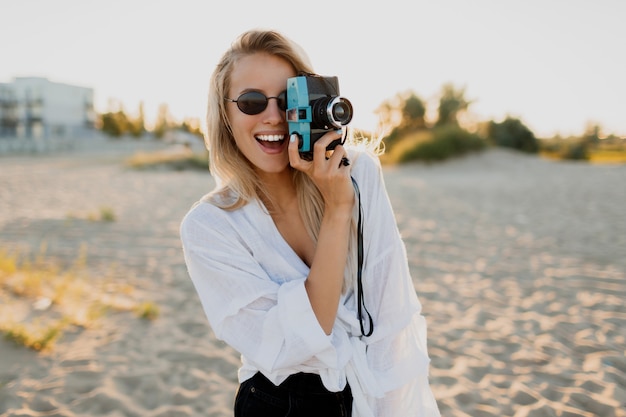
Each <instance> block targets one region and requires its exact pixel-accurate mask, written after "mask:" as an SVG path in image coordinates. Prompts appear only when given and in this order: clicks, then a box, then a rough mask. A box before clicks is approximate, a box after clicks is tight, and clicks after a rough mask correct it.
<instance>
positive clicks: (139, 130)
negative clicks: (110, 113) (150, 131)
mask: <svg viewBox="0 0 626 417" xmlns="http://www.w3.org/2000/svg"><path fill="white" fill-rule="evenodd" d="M137 113H138V114H137V118H135V119H133V120H131V121H130V125H129V128H130V134H131V135H133V136H134V137H136V138H138V137H141V136H142V135H143V134H144V132H145V131H146V127H145V117H144V111H143V101H142V102H140V103H139V110H138V112H137Z"/></svg>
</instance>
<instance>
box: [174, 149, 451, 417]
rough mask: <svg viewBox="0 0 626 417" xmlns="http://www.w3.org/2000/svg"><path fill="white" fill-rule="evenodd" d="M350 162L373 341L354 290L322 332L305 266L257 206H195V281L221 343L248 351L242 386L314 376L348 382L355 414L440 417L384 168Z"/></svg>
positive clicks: (189, 238) (187, 242) (187, 225)
mask: <svg viewBox="0 0 626 417" xmlns="http://www.w3.org/2000/svg"><path fill="white" fill-rule="evenodd" d="M350 160H351V162H352V176H353V178H354V179H355V180H356V182H357V184H358V186H359V189H360V197H361V204H362V207H363V242H364V263H363V276H362V278H363V279H362V281H363V287H364V294H365V306H366V307H367V310H368V311H369V312H370V314H371V316H372V318H373V321H374V332H373V334H372V335H371V336H370V337H362V336H361V330H360V327H359V321H358V319H357V304H356V296H355V294H356V290H355V289H352V290H349V291H347V292H346V294H345V295H344V296H342V298H341V301H340V305H339V309H338V313H337V318H336V321H335V324H334V327H333V331H332V334H331V335H326V334H325V333H324V331H323V330H322V328H321V327H320V325H319V323H318V321H317V318H316V316H315V314H314V313H313V309H312V308H311V304H310V302H309V299H308V296H307V292H306V290H305V287H304V283H305V280H306V278H307V276H308V274H309V268H308V266H307V265H306V264H305V263H304V262H303V261H302V260H301V259H300V257H299V256H298V255H297V254H296V253H295V252H294V251H293V249H291V247H290V246H289V245H288V244H287V242H286V241H285V240H284V239H283V237H282V235H281V234H280V232H279V231H278V229H277V228H276V226H275V224H274V222H273V220H272V218H271V216H270V215H269V214H268V213H267V211H266V210H265V208H264V207H263V206H262V204H260V203H258V202H251V203H248V204H247V205H245V206H244V207H242V208H240V209H237V210H234V211H226V210H222V209H220V208H218V207H216V206H214V205H213V204H211V203H209V202H208V201H206V200H205V199H202V200H201V201H200V202H198V203H197V204H195V205H194V207H193V208H192V209H191V210H190V211H189V213H188V214H187V215H186V216H185V218H184V219H183V221H182V224H181V239H182V244H183V250H184V255H185V261H186V264H187V268H188V271H189V275H190V277H191V279H192V281H193V284H194V286H195V288H196V290H197V293H198V296H199V298H200V302H201V304H202V307H203V309H204V311H205V313H206V316H207V318H208V320H209V324H210V325H211V328H212V329H213V331H214V333H215V335H216V337H217V338H219V339H221V340H223V341H225V342H226V343H228V344H229V345H231V346H232V347H233V348H234V349H236V350H237V351H238V352H240V353H241V358H242V366H241V368H240V370H239V381H240V382H243V381H245V380H246V379H248V378H250V377H252V375H254V374H255V373H256V372H257V371H260V372H262V373H263V374H264V375H265V376H266V377H267V378H268V379H270V380H271V381H272V382H274V384H276V385H278V384H280V383H281V382H283V381H284V380H285V379H286V378H287V377H288V376H289V375H292V374H294V373H297V372H309V373H316V374H319V375H320V377H321V379H322V382H323V383H324V386H325V387H326V388H327V389H328V390H330V391H335V392H336V391H341V390H342V389H344V388H345V385H346V382H348V383H349V384H350V388H351V390H352V395H353V398H354V401H353V415H354V416H355V417H371V416H376V417H397V416H402V417H409V416H415V417H438V416H439V411H438V408H437V403H436V401H435V399H434V397H433V395H432V392H431V389H430V386H429V383H428V366H429V362H430V360H429V358H428V354H427V349H426V324H425V320H424V317H423V316H422V315H421V305H420V302H419V300H418V298H417V295H416V293H415V288H414V286H413V283H412V280H411V276H410V273H409V268H408V262H407V258H406V249H405V247H404V243H403V242H402V240H401V237H400V234H399V231H398V228H397V224H396V220H395V217H394V214H393V210H392V207H391V205H390V202H389V198H388V195H387V191H386V189H385V185H384V181H383V175H382V169H381V166H380V163H379V161H378V159H377V158H376V157H374V156H371V155H370V154H368V153H358V154H357V153H353V154H351V158H350ZM355 281H356V280H355ZM355 288H356V287H355ZM366 328H367V326H366Z"/></svg>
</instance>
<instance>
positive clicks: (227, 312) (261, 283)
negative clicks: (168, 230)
mask: <svg viewBox="0 0 626 417" xmlns="http://www.w3.org/2000/svg"><path fill="white" fill-rule="evenodd" d="M220 211H221V209H218V208H217V207H214V206H212V205H210V204H209V203H201V204H200V205H199V206H196V207H195V208H194V209H192V210H191V211H190V212H189V213H188V214H187V216H186V217H185V219H184V220H183V222H182V224H181V240H182V244H183V253H184V256H185V262H186V264H187V269H188V272H189V275H190V277H191V280H192V282H193V284H194V286H195V288H196V291H197V294H198V296H199V298H200V302H201V304H202V307H203V309H204V312H205V314H206V316H207V318H208V321H209V324H210V325H211V328H212V329H213V331H214V332H215V335H216V337H218V338H219V339H221V340H223V341H225V342H226V343H227V344H229V345H230V346H232V347H233V348H234V349H236V350H237V351H238V352H239V353H241V354H242V355H243V356H245V357H246V359H247V360H248V361H250V362H251V363H253V364H254V365H255V366H256V367H258V368H259V369H260V370H261V371H265V372H267V373H280V370H281V369H286V368H290V367H293V366H295V365H300V364H303V363H307V362H312V363H320V362H321V363H324V364H325V366H336V363H335V361H336V355H335V352H334V348H333V345H332V343H331V340H332V337H331V336H328V335H326V334H325V333H324V331H323V329H322V328H321V326H320V325H319V322H318V321H317V318H316V317H315V314H314V313H313V309H312V307H311V304H310V302H309V298H308V295H307V292H306V290H305V287H304V282H305V280H306V276H297V277H294V278H293V279H291V280H289V281H287V282H284V283H281V284H279V283H277V282H274V281H273V280H272V279H270V277H268V276H267V273H266V272H265V270H264V269H263V268H262V267H261V265H260V264H259V262H258V261H257V260H256V259H255V258H254V256H253V253H252V251H251V249H250V247H249V246H247V245H246V243H245V240H244V239H242V238H241V237H240V236H239V233H238V231H237V230H236V227H233V226H232V225H231V224H229V222H227V221H223V219H221V217H220V216H222V217H223V216H225V215H224V214H223V213H220ZM268 250H269V249H268Z"/></svg>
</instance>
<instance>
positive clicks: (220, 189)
mask: <svg viewBox="0 0 626 417" xmlns="http://www.w3.org/2000/svg"><path fill="white" fill-rule="evenodd" d="M256 53H267V54H270V55H274V56H277V57H280V58H282V59H284V60H285V61H286V62H288V63H289V64H290V65H291V66H292V67H293V69H294V70H295V72H296V73H297V74H299V73H313V72H314V71H313V68H312V66H311V65H310V64H309V62H308V58H307V56H306V54H305V53H304V52H303V51H302V49H301V48H300V47H299V46H298V45H297V44H295V43H293V42H292V41H291V40H289V39H288V38H286V37H285V36H283V35H282V34H281V33H279V32H276V31H273V30H251V31H248V32H244V33H243V34H242V35H240V36H239V37H238V38H237V39H236V40H235V42H233V44H232V45H231V47H230V49H228V50H227V51H226V52H225V53H224V54H223V55H222V58H221V60H220V61H219V63H218V64H217V67H216V68H215V70H214V72H213V74H212V76H211V79H210V85H209V96H208V106H207V125H206V127H207V128H206V135H205V143H206V146H207V149H208V150H209V169H210V172H211V175H212V176H213V178H214V180H215V181H216V186H215V189H214V190H213V191H212V192H211V193H209V194H208V195H207V197H206V200H207V201H209V202H210V203H212V204H214V205H216V206H218V207H220V208H222V209H225V210H236V209H238V208H240V207H242V206H244V205H246V204H247V203H248V202H250V201H254V200H258V201H262V202H265V203H268V202H269V203H270V204H269V207H267V209H268V210H270V211H271V205H272V204H271V198H270V196H269V194H268V192H267V190H266V189H265V186H264V184H263V183H262V181H261V180H260V177H259V176H258V175H256V174H255V171H254V166H253V165H252V163H251V162H250V161H248V159H247V158H246V157H245V156H244V155H243V154H242V153H241V152H240V151H239V148H238V147H237V145H236V143H235V139H234V137H233V134H232V131H231V129H230V122H229V120H228V117H227V113H226V104H225V100H224V97H226V95H227V92H228V91H229V89H230V83H231V79H230V76H231V73H232V70H233V68H234V66H235V65H236V64H237V62H238V61H239V60H240V59H241V58H243V57H246V56H249V55H252V54H256ZM288 169H291V170H292V173H293V181H294V184H295V186H296V190H297V195H298V204H299V208H300V214H301V216H302V220H303V222H304V224H305V227H306V229H307V232H308V233H309V235H310V236H311V238H312V239H313V240H314V241H315V242H317V238H318V234H319V230H320V227H321V222H322V216H323V214H324V200H323V198H322V195H321V193H320V192H319V190H318V189H317V187H316V186H315V184H314V183H313V181H311V179H310V178H309V177H308V176H307V175H306V174H304V173H302V172H300V171H298V170H296V169H293V168H291V167H289V168H288ZM355 236H356V226H355V222H354V221H353V226H352V238H351V239H350V249H349V255H348V262H347V265H346V271H345V274H344V290H345V289H346V288H347V287H348V286H351V285H352V280H353V278H354V275H355V271H356V246H355V244H356V243H355V242H353V241H354V240H355Z"/></svg>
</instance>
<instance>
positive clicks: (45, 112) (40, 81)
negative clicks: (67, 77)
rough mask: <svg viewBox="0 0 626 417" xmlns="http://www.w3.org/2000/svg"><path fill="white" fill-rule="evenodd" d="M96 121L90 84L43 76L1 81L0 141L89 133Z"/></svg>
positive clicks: (45, 139) (67, 137)
mask: <svg viewBox="0 0 626 417" xmlns="http://www.w3.org/2000/svg"><path fill="white" fill-rule="evenodd" d="M95 122H96V113H95V111H94V107H93V89H91V88H86V87H79V86H74V85H68V84H62V83H55V82H52V81H49V80H48V79H46V78H42V77H16V78H14V79H13V82H11V83H0V142H2V140H3V139H33V140H44V141H48V140H55V139H70V138H78V137H80V136H84V135H90V134H91V133H92V132H93V130H94V127H95Z"/></svg>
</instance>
